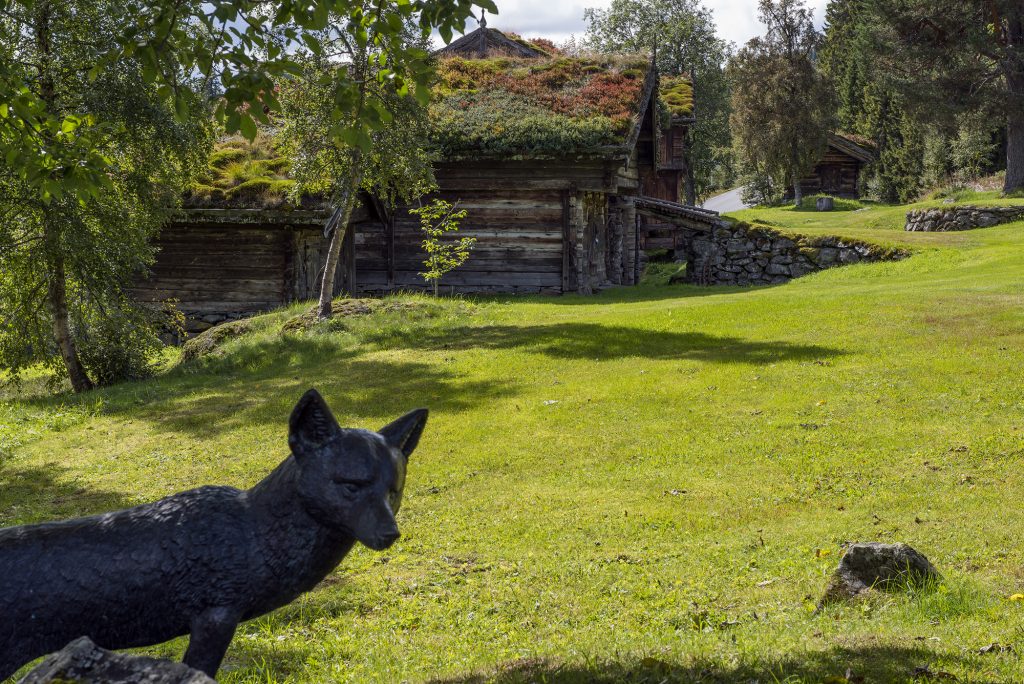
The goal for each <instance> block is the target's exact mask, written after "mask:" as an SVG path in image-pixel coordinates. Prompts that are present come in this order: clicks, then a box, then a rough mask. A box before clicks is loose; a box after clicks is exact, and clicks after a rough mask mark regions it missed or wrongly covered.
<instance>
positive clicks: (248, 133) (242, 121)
mask: <svg viewBox="0 0 1024 684" xmlns="http://www.w3.org/2000/svg"><path fill="white" fill-rule="evenodd" d="M238 128H239V131H241V133H242V135H244V136H245V137H246V138H247V139H249V140H255V139H256V133H257V132H258V131H257V129H256V122H255V121H253V119H252V116H250V115H249V114H248V113H246V114H242V115H241V116H240V117H239V121H238Z"/></svg>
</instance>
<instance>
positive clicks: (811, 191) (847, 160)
mask: <svg viewBox="0 0 1024 684" xmlns="http://www.w3.org/2000/svg"><path fill="white" fill-rule="evenodd" d="M872 161H874V153H873V152H872V151H871V150H870V149H869V148H868V144H867V143H860V142H856V141H854V140H853V139H851V138H850V137H849V136H847V135H841V134H839V133H832V134H830V135H829V136H828V146H827V148H826V150H825V154H824V155H823V156H822V158H821V160H820V161H819V162H818V163H817V164H815V166H814V170H813V171H812V172H811V174H810V175H808V176H807V177H805V178H803V179H801V181H800V189H801V190H802V191H803V195H804V197H807V196H810V195H817V194H822V195H831V196H833V197H842V198H845V199H858V198H859V197H860V173H861V171H862V170H863V169H864V167H865V166H866V165H867V164H870V163H871V162H872ZM792 197H793V191H792V190H789V191H788V192H787V196H786V198H787V199H792Z"/></svg>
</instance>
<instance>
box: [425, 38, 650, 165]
mask: <svg viewBox="0 0 1024 684" xmlns="http://www.w3.org/2000/svg"><path fill="white" fill-rule="evenodd" d="M653 81H654V78H653V72H652V70H651V66H650V62H649V60H648V59H647V58H646V57H643V56H611V55H590V56H585V57H566V56H561V55H553V56H551V57H547V58H516V57H492V58H487V59H466V58H463V57H442V58H441V59H440V60H439V62H438V82H437V84H436V85H435V88H434V93H435V100H434V102H433V104H431V107H430V118H431V121H432V128H433V134H432V137H433V143H434V144H435V145H436V146H437V149H438V152H439V154H440V156H441V157H442V158H444V159H447V160H460V159H549V158H565V157H571V156H581V155H592V156H598V155H602V156H603V155H617V154H618V153H620V152H621V151H622V150H623V149H625V148H627V147H628V146H629V145H630V143H631V137H632V136H633V135H634V132H635V131H636V129H637V126H638V124H639V121H640V117H641V116H642V114H643V112H644V111H645V105H646V98H647V97H649V95H650V93H651V90H652V88H653V85H654V83H653Z"/></svg>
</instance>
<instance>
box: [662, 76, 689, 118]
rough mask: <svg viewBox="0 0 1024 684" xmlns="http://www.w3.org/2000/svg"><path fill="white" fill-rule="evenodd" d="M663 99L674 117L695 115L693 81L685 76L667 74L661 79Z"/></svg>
mask: <svg viewBox="0 0 1024 684" xmlns="http://www.w3.org/2000/svg"><path fill="white" fill-rule="evenodd" d="M661 101H662V102H664V103H665V105H666V106H667V107H668V110H669V112H670V113H671V114H672V116H674V117H679V118H688V117H691V116H693V83H691V82H690V79H688V78H686V77H683V76H665V77H663V78H662V79H661Z"/></svg>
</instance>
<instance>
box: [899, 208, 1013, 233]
mask: <svg viewBox="0 0 1024 684" xmlns="http://www.w3.org/2000/svg"><path fill="white" fill-rule="evenodd" d="M1020 220H1024V206H1016V207H977V206H973V205H963V206H958V207H942V208H935V209H913V210H911V211H908V212H907V225H906V230H908V231H912V232H924V233H931V232H950V231H957V230H973V229H974V228H989V227H991V226H997V225H999V224H1000V223H1010V222H1012V221H1020Z"/></svg>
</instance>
